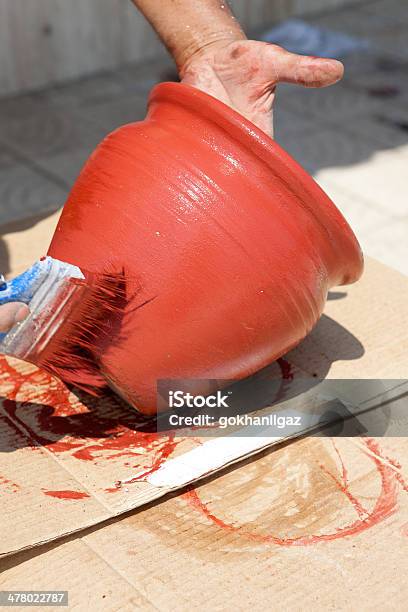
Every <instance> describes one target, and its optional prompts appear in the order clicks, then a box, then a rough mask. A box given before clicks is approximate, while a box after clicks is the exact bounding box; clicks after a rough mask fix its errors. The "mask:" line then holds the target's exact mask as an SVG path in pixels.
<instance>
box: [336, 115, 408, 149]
mask: <svg viewBox="0 0 408 612" xmlns="http://www.w3.org/2000/svg"><path fill="white" fill-rule="evenodd" d="M396 122H397V117H396V116H395V117H394V119H391V117H386V116H383V115H379V116H378V117H374V118H371V117H358V118H356V119H353V120H351V121H348V122H347V123H346V124H345V125H343V126H342V129H343V130H345V131H346V132H347V133H348V134H350V136H351V137H353V138H354V139H356V138H357V137H358V136H359V135H360V136H362V137H364V138H365V139H367V140H369V141H371V142H372V145H373V148H374V147H375V148H377V149H379V150H380V149H394V148H396V147H401V146H404V145H407V144H408V129H402V128H400V127H398V125H397V123H396ZM407 127H408V121H407Z"/></svg>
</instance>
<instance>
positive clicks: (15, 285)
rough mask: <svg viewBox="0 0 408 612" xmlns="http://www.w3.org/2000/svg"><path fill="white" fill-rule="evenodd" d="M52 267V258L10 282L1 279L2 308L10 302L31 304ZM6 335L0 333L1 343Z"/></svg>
mask: <svg viewBox="0 0 408 612" xmlns="http://www.w3.org/2000/svg"><path fill="white" fill-rule="evenodd" d="M51 265H52V264H51V260H50V258H49V257H45V258H44V259H42V260H40V261H37V262H36V263H35V264H34V265H32V266H31V268H29V269H28V270H26V271H25V272H23V273H22V274H20V275H19V276H16V278H13V280H11V281H9V282H6V281H5V280H4V278H3V277H2V278H1V279H0V306H2V305H3V304H9V303H10V302H23V303H24V304H29V303H30V301H31V300H32V298H33V295H34V293H35V291H36V289H37V288H38V286H39V284H40V283H41V282H42V279H43V278H44V276H46V275H47V274H48V273H49V270H50V268H51ZM6 335H7V334H2V333H0V342H1V341H2V339H4V338H5V337H6Z"/></svg>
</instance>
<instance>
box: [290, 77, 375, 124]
mask: <svg viewBox="0 0 408 612" xmlns="http://www.w3.org/2000/svg"><path fill="white" fill-rule="evenodd" d="M280 92H281V96H282V97H284V100H285V104H286V109H287V110H289V111H291V112H293V113H297V114H298V115H300V116H305V115H309V116H311V117H314V118H316V119H318V120H321V119H323V120H324V121H325V122H329V121H330V122H336V123H338V122H341V121H343V120H346V119H349V118H351V117H358V116H367V115H369V116H374V115H375V114H376V113H378V112H379V111H381V109H382V107H383V105H384V101H383V100H378V99H375V98H373V97H371V96H368V95H367V94H365V93H364V92H359V91H354V90H353V89H351V88H350V87H347V85H346V84H345V83H337V84H336V85H333V86H331V87H325V88H323V89H311V88H310V89H309V88H305V87H299V86H296V85H285V86H280Z"/></svg>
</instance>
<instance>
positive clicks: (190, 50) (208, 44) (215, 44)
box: [171, 28, 246, 77]
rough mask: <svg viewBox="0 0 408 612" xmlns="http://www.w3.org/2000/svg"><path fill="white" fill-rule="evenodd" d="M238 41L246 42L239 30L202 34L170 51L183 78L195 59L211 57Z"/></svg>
mask: <svg viewBox="0 0 408 612" xmlns="http://www.w3.org/2000/svg"><path fill="white" fill-rule="evenodd" d="M239 40H246V36H245V34H244V32H243V31H242V30H241V29H240V28H236V29H234V30H227V31H211V32H207V33H206V32H204V33H200V34H196V35H195V36H192V38H191V40H190V41H189V42H188V44H186V45H185V46H184V47H183V48H179V49H177V51H171V52H172V55H173V58H174V61H175V62H176V65H177V69H178V71H179V74H180V76H181V77H182V76H183V74H184V72H185V71H186V69H187V68H188V67H189V66H190V65H191V63H192V62H194V61H195V60H196V59H199V58H201V57H205V56H206V55H213V54H214V53H215V52H216V51H217V50H218V49H220V48H223V47H225V46H226V45H228V44H230V43H232V42H235V41H239Z"/></svg>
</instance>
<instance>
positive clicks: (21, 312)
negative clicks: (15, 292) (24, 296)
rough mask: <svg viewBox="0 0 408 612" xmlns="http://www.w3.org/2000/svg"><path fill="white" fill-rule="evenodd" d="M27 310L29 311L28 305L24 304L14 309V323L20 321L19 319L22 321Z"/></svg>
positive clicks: (27, 312)
mask: <svg viewBox="0 0 408 612" xmlns="http://www.w3.org/2000/svg"><path fill="white" fill-rule="evenodd" d="M29 312H30V311H29V308H28V306H26V305H25V304H24V305H23V306H20V308H18V309H17V310H16V313H15V315H14V323H21V321H24V319H25V318H26V317H27V315H28V314H29Z"/></svg>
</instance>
